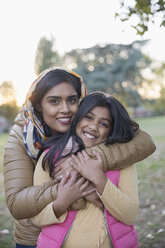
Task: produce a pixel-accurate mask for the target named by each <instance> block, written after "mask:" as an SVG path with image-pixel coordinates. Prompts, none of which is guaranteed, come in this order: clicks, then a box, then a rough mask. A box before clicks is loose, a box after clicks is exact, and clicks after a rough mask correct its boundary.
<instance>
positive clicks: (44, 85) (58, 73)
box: [30, 69, 81, 111]
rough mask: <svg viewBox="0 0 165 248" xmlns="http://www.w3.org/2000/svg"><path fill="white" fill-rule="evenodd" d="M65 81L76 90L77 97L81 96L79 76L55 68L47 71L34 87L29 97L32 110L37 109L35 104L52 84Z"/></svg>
mask: <svg viewBox="0 0 165 248" xmlns="http://www.w3.org/2000/svg"><path fill="white" fill-rule="evenodd" d="M62 82H67V83H69V84H71V85H72V86H73V87H74V89H75V90H76V92H77V95H78V99H79V98H80V96H81V82H80V78H78V77H76V76H74V75H72V74H71V73H69V72H67V71H65V70H62V69H55V70H52V71H50V72H48V73H47V74H46V75H45V76H44V77H43V78H42V79H41V80H40V81H39V83H38V84H37V86H36V88H35V89H34V91H33V93H32V96H31V97H30V101H31V103H32V106H33V108H34V111H36V110H37V105H39V104H40V103H41V100H42V98H43V97H44V95H45V94H46V93H47V92H48V91H49V90H51V89H52V88H53V87H54V86H56V85H58V84H60V83H62Z"/></svg>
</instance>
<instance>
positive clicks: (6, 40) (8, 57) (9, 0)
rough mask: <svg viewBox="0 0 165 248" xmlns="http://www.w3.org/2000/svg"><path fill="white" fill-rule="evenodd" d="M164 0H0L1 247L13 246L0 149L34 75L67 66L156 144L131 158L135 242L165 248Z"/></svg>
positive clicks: (145, 247) (89, 89)
mask: <svg viewBox="0 0 165 248" xmlns="http://www.w3.org/2000/svg"><path fill="white" fill-rule="evenodd" d="M164 16H165V2H164V0H152V1H150V0H145V1H140V0H137V1H135V0H125V1H121V0H102V1H99V0H95V1H94V0H83V1H82V0H70V1H68V0H60V1H58V0H47V1H46V0H40V1H39V0H33V1H32V0H28V1H27V0H6V1H1V2H0V34H1V39H0V68H1V70H0V203H1V204H0V223H1V224H0V247H1V248H4V247H5V248H10V247H11V248H12V247H14V243H13V233H12V230H13V227H12V225H13V222H12V218H11V216H10V214H9V212H8V210H7V207H6V205H5V197H4V188H3V149H4V146H5V144H6V142H7V138H8V134H9V132H10V130H11V127H12V125H13V122H14V118H15V116H16V114H17V113H18V111H19V109H20V107H21V105H22V104H23V102H24V99H25V96H26V93H27V90H28V88H29V86H30V84H31V83H32V81H33V80H34V79H35V77H36V75H37V74H39V73H40V72H41V71H42V70H44V69H46V68H48V67H50V66H65V67H67V68H69V69H73V70H74V71H76V72H78V73H79V74H80V75H82V76H83V78H84V80H85V82H86V84H87V88H88V92H91V91H94V90H102V91H105V92H108V93H110V94H112V95H114V96H115V97H117V98H118V99H119V100H120V101H121V102H122V103H123V104H124V105H125V106H126V108H127V109H128V111H129V113H130V115H131V116H132V118H134V119H135V120H136V121H137V122H138V123H139V124H140V128H142V129H143V130H145V131H147V132H148V133H149V134H150V135H151V136H152V138H153V140H154V142H155V144H156V146H157V150H156V152H155V153H154V154H152V155H151V156H150V157H149V158H147V159H145V160H144V161H142V162H139V163H138V164H137V169H138V182H139V198H140V210H139V216H138V218H137V221H136V228H137V231H138V233H139V242H140V247H142V248H148V247H159V248H163V247H165V245H164V244H165V197H164V195H165V187H164V178H165V167H164V163H165V153H164V147H165V116H164V115H165V58H164V44H165V29H164V26H165V18H164Z"/></svg>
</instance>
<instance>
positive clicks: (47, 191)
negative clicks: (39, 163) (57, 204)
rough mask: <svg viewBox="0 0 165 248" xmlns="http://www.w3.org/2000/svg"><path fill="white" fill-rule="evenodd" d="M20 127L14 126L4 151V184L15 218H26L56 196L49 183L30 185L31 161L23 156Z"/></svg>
mask: <svg viewBox="0 0 165 248" xmlns="http://www.w3.org/2000/svg"><path fill="white" fill-rule="evenodd" d="M22 133H23V131H22V127H21V126H20V125H14V127H13V129H12V131H11V133H10V135H9V139H8V143H7V145H6V147H5V151H4V183H5V197H6V203H7V206H8V209H9V211H10V213H11V214H12V216H13V217H14V218H15V219H18V220H20V219H29V218H31V217H33V216H35V215H36V214H38V213H39V212H40V211H41V210H42V209H43V208H44V207H45V206H46V205H48V204H49V203H50V202H52V201H53V200H55V199H56V195H57V190H56V187H55V186H54V185H53V183H52V182H50V181H49V182H46V183H44V184H42V185H39V186H33V172H34V167H35V162H34V161H33V160H32V159H31V158H30V157H29V156H28V155H27V153H26V151H25V148H24V144H23V137H22Z"/></svg>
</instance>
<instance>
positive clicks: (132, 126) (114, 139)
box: [42, 92, 139, 175]
mask: <svg viewBox="0 0 165 248" xmlns="http://www.w3.org/2000/svg"><path fill="white" fill-rule="evenodd" d="M96 106H99V107H100V106H101V107H107V108H108V109H109V112H110V116H111V118H112V128H111V131H110V133H109V135H108V137H107V139H106V141H105V144H114V143H126V142H129V141H130V140H131V139H132V138H133V137H134V133H135V131H136V130H138V129H139V125H138V124H137V123H136V122H134V121H133V120H132V119H131V118H130V116H129V114H128V112H127V110H126V109H125V107H124V106H123V105H122V104H121V103H120V102H119V101H118V100H117V99H116V98H114V97H112V96H106V95H105V94H104V93H98V92H94V93H91V94H89V95H88V96H86V97H85V98H84V99H83V100H82V102H81V104H80V107H79V109H78V112H77V114H76V115H75V117H74V120H73V122H72V124H71V126H70V128H69V130H68V132H67V133H66V134H61V133H56V134H55V135H53V136H52V137H51V138H49V140H48V141H46V142H45V144H44V149H47V148H49V150H48V152H47V153H46V155H45V157H44V159H43V162H42V166H43V168H44V169H45V168H46V165H48V167H49V170H50V175H51V172H52V170H53V167H54V165H55V163H56V162H57V160H58V159H59V158H61V154H62V152H63V150H64V148H65V146H66V144H67V142H68V140H69V138H70V137H72V138H73V139H74V140H75V141H76V142H77V143H78V145H79V151H81V150H83V149H85V147H84V144H83V141H82V140H81V139H80V138H79V137H78V136H77V134H76V132H75V130H76V126H77V123H78V122H79V121H80V120H82V119H83V118H84V117H85V116H86V114H87V113H88V112H89V111H90V110H92V109H93V108H94V107H96ZM72 148H73V147H72ZM70 153H71V152H70ZM55 155H56V158H55ZM67 155H69V154H67ZM67 155H66V156H67Z"/></svg>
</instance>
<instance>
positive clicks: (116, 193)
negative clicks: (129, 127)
mask: <svg viewBox="0 0 165 248" xmlns="http://www.w3.org/2000/svg"><path fill="white" fill-rule="evenodd" d="M72 159H73V161H72V162H71V164H72V166H73V167H74V168H75V169H77V171H78V172H79V173H80V174H82V175H83V176H84V177H85V178H87V179H88V180H90V181H91V182H92V183H93V184H94V185H95V186H96V189H97V192H98V193H99V196H100V199H101V201H102V203H103V205H104V206H105V207H106V208H107V210H108V211H109V212H110V213H111V214H112V215H113V216H114V217H115V218H116V219H118V220H119V221H121V222H123V223H125V224H127V225H131V224H133V223H134V222H135V219H136V216H137V213H138V189H137V187H138V186H137V185H138V184H137V173H136V167H135V166H129V167H127V168H125V169H123V170H121V171H120V180H119V185H118V188H117V187H116V186H115V185H114V184H113V183H112V182H111V181H110V180H109V179H107V178H106V176H105V174H104V172H103V170H102V163H103V162H102V159H101V157H100V155H99V154H97V153H96V159H92V158H90V157H89V156H88V155H87V153H85V151H84V152H82V154H81V153H79V154H78V157H76V156H74V155H72Z"/></svg>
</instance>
